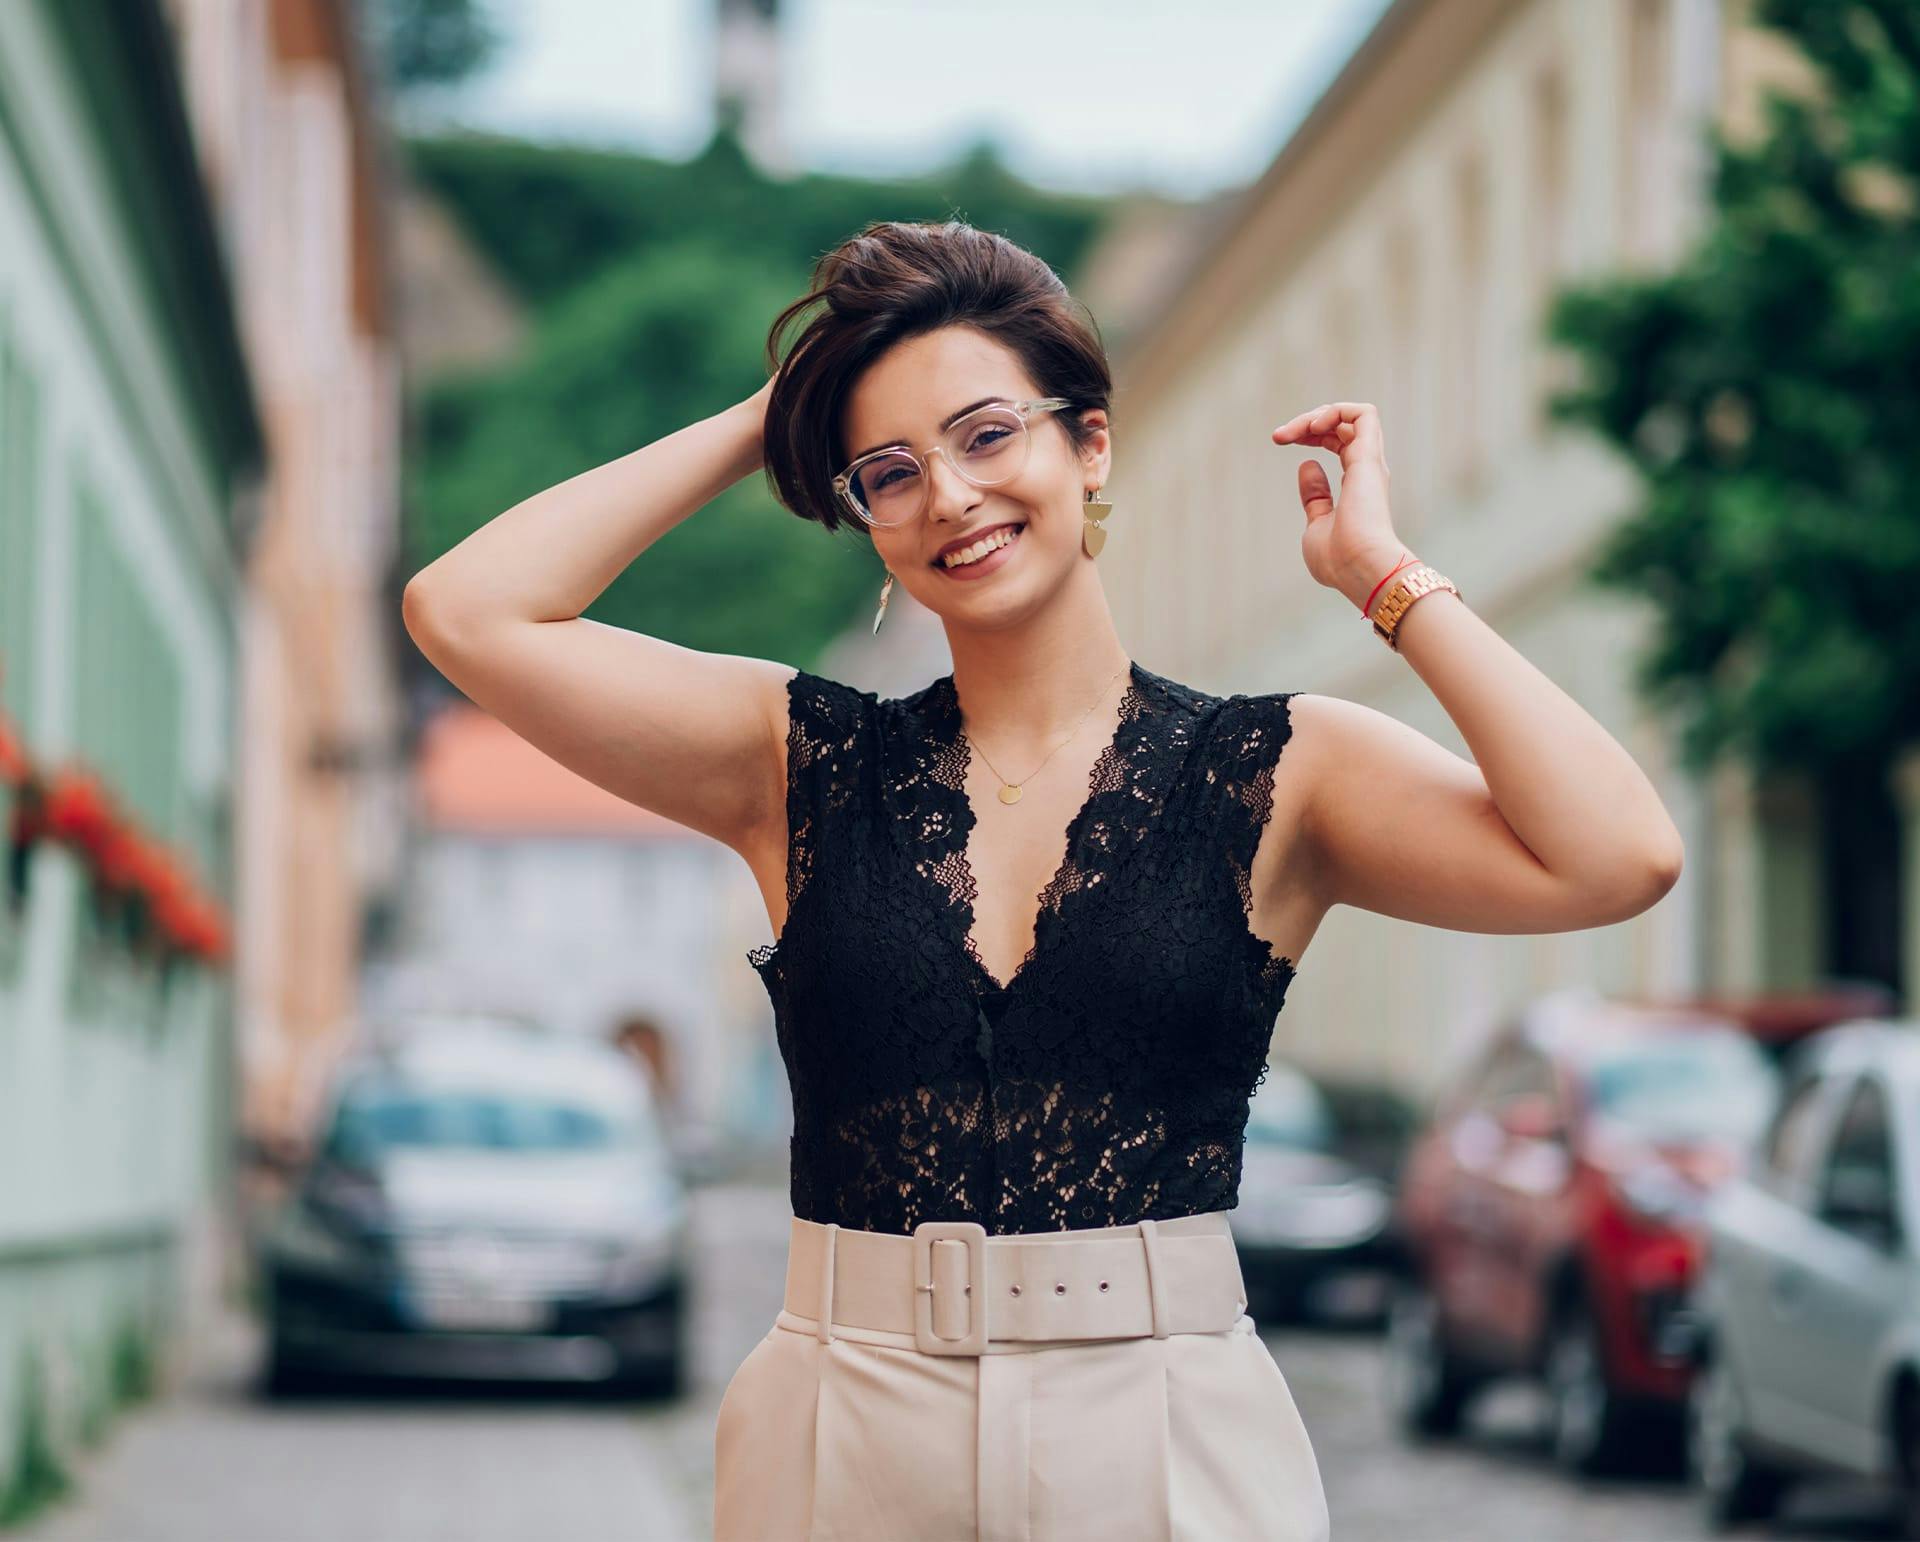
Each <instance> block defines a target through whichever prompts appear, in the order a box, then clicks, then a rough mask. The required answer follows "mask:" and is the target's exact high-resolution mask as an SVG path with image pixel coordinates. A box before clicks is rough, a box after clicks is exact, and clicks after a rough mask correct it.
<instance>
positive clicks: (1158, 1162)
mask: <svg viewBox="0 0 1920 1542" xmlns="http://www.w3.org/2000/svg"><path fill="white" fill-rule="evenodd" d="M788 712H789V721H788V733H787V746H788V788H787V792H788V798H787V812H788V830H789V850H788V862H787V898H788V914H787V919H786V922H785V924H784V926H783V927H782V931H781V935H780V938H779V939H778V940H777V941H776V942H773V943H769V944H764V945H762V946H760V947H757V948H754V949H752V950H750V951H749V952H748V955H747V957H748V960H749V962H750V963H751V964H752V966H753V967H754V968H755V969H756V970H757V971H758V972H759V974H760V976H761V979H762V980H763V982H764V984H765V986H766V989H767V992H768V995H769V998H770V1000H771V1001H772V1003H773V1007H774V1026H775V1035H776V1038H777V1040H778V1044H779V1048H780V1053H781V1056H782V1060H783V1062H784V1064H785V1066H786V1068H787V1073H788V1080H789V1086H790V1089H791V1092H792V1095H793V1105H794V1130H793V1139H792V1149H791V1157H792V1183H791V1197H792V1203H793V1207H794V1213H795V1214H796V1215H800V1216H802V1217H804V1218H807V1219H811V1220H820V1221H828V1220H832V1221H838V1222H839V1223H840V1224H841V1225H844V1226H858V1227H865V1228H868V1229H877V1230H885V1231H911V1230H912V1229H913V1227H914V1226H915V1225H917V1224H918V1223H919V1222H920V1221H921V1220H925V1219H929V1218H933V1217H943V1218H949V1219H963V1220H979V1221H980V1222H982V1224H984V1225H985V1226H986V1227H987V1228H988V1230H989V1231H990V1232H994V1233H1003V1232H1010V1231H1035V1230H1061V1229H1070V1228H1073V1227H1084V1226H1112V1225H1124V1224H1129V1223H1131V1222H1132V1221H1135V1220H1138V1219H1140V1218H1142V1217H1154V1218H1164V1217H1168V1216H1174V1215H1181V1214H1188V1213H1192V1212H1194V1211H1198V1210H1210V1209H1220V1208H1227V1207H1230V1206H1232V1205H1233V1204H1234V1203H1235V1202H1236V1200H1237V1194H1238V1183H1239V1176H1240V1161H1241V1147H1242V1143H1243V1141H1244V1137H1245V1130H1246V1121H1247V1110H1248V1100H1249V1099H1250V1097H1251V1095H1252V1092H1253V1089H1254V1088H1255V1087H1256V1086H1257V1085H1258V1084H1259V1082H1260V1080H1261V1079H1262V1077H1263V1076H1264V1074H1265V1069H1266V1057H1267V1051H1268V1045H1269V1041H1270V1035H1271V1032H1272V1028H1273V1024H1274V1020H1275V1017H1276V1016H1277V1014H1278V1013H1279V1011H1280V1009H1281V1007H1282V1005H1283V1003H1284V1000H1285V995H1286V990H1287V987H1288V985H1289V984H1290V982H1291V980H1292V978H1293V972H1294V970H1293V963H1292V961H1291V960H1290V959H1287V958H1285V957H1282V956H1280V955H1278V954H1277V953H1275V952H1274V951H1273V950H1272V949H1271V948H1270V947H1269V945H1268V944H1267V943H1266V941H1265V940H1264V939H1262V938H1260V937H1258V936H1257V935H1255V934H1254V933H1253V932H1252V930H1251V928H1250V926H1249V918H1250V912H1251V903H1252V897H1251V884H1250V879H1249V872H1250V868H1251V863H1252V857H1253V853H1254V851H1255V850H1256V848H1257V846H1258V843H1259V839H1260V833H1261V830H1262V828H1263V827H1264V825H1265V823H1266V821H1267V819H1268V817H1269V815H1270V812H1271V808H1272V793H1273V778H1274V770H1275V762H1276V761H1277V759H1278V757H1279V755H1280V753H1281V751H1282V749H1283V748H1284V746H1285V744H1286V741H1287V738H1288V735H1289V733H1290V729H1291V724H1290V719H1289V715H1288V711H1287V696H1286V694H1284V693H1275V694H1269V695H1260V696H1244V695H1234V696H1230V697H1218V696H1212V695H1208V694H1206V693H1203V692H1199V691H1196V690H1193V689H1191V688H1190V687H1186V686H1183V685H1179V684H1177V683H1176V682H1174V681H1171V680H1168V679H1165V678H1164V677H1162V676H1160V675H1157V674H1155V673H1153V672H1152V671H1150V670H1146V669H1144V668H1142V667H1141V666H1139V665H1138V664H1135V665H1134V666H1133V669H1132V676H1131V680H1130V682H1129V685H1128V688H1127V690H1126V692H1125V693H1124V695H1123V697H1122V702H1121V710H1120V713H1119V723H1118V726H1117V728H1116V731H1115V733H1114V735H1113V738H1112V739H1111V741H1110V742H1109V744H1108V745H1107V746H1106V747H1105V748H1104V749H1103V751H1102V753H1101V755H1100V756H1099V758H1098V759H1097V761H1096V762H1095V765H1094V767H1093V769H1092V772H1091V774H1090V775H1089V778H1088V791H1087V796H1086V799H1085V801H1084V802H1083V803H1082V805H1081V806H1080V808H1079V810H1078V811H1077V812H1076V814H1075V815H1074V817H1073V820H1072V821H1071V823H1070V824H1069V826H1068V829H1067V832H1066V836H1067V838H1066V844H1065V849H1064V852H1063V854H1062V858H1061V862H1060V865H1059V867H1058V869H1057V870H1056V872H1055V874H1054V876H1053V878H1052V879H1051V880H1050V881H1049V882H1048V883H1047V884H1046V886H1045V887H1044V889H1043V890H1042V892H1041V895H1040V905H1039V910H1038V913H1037V915H1036V917H1035V924H1034V936H1033V941H1032V943H1031V944H1030V946H1029V948H1028V950H1027V953H1026V955H1025V957H1024V959H1023V960H1022V961H1021V963H1020V965H1019V967H1018V969H1017V970H1016V971H1015V972H1014V974H1013V975H1012V976H1011V977H1010V978H1009V979H1008V980H1006V981H1004V982H1002V981H998V980H996V979H995V978H994V977H993V976H992V974H991V973H990V971H989V970H988V969H987V966H986V964H985V962H984V960H983V959H982V958H981V957H980V954H979V952H978V949H977V946H976V945H975V943H974V940H973V938H972V935H971V927H972V922H973V905H974V901H975V899H976V898H977V894H978V890H977V886H976V884H975V881H974V878H973V874H972V872H971V869H970V867H969V864H968V861H967V840H968V837H969V835H970V833H971V831H972V829H973V827H974V823H975V813H974V810H973V808H972V807H971V804H970V802H969V800H968V799H967V797H966V795H965V785H966V773H967V766H968V756H969V750H968V746H967V743H966V739H965V735H964V733H963V732H962V731H961V720H960V714H959V709H958V701H957V697H956V695H955V692H954V690H953V682H952V677H951V676H950V675H947V676H942V677H940V678H939V679H938V680H935V681H933V682H932V683H931V684H930V685H928V686H926V687H924V688H922V689H921V690H920V691H918V692H916V693H914V694H913V695H911V696H907V697H903V698H898V699H887V700H882V699H880V698H878V697H877V696H875V695H874V694H873V693H871V692H863V691H856V690H854V689H853V688H852V687H849V686H845V685H842V684H840V683H838V682H835V681H831V680H828V679H825V678H824V677H821V676H817V675H813V674H810V673H809V672H807V671H804V670H802V671H797V672H796V673H795V674H794V676H793V677H792V678H791V680H790V682H789V687H788Z"/></svg>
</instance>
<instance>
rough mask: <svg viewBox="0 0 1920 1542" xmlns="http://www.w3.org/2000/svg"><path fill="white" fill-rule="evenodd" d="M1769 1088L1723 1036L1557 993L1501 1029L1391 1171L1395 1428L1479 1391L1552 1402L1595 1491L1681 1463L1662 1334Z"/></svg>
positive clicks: (1756, 1065) (1426, 1418)
mask: <svg viewBox="0 0 1920 1542" xmlns="http://www.w3.org/2000/svg"><path fill="white" fill-rule="evenodd" d="M1777 1088H1778V1072H1777V1071H1776V1070H1775V1068H1774V1066H1773V1063H1772V1061H1771V1059H1770V1057H1768V1056H1767V1055H1766V1054H1765V1053H1763V1052H1762V1050H1761V1049H1760V1048H1759V1047H1758V1046H1757V1045H1756V1043H1755V1041H1754V1038H1753V1037H1752V1036H1751V1035H1750V1034H1749V1033H1748V1032H1746V1031H1744V1030H1743V1028H1742V1027H1741V1026H1739V1025H1738V1024H1737V1023H1736V1021H1735V1020H1733V1019H1731V1018H1729V1017H1725V1016H1720V1017H1716V1016H1713V1015H1710V1014H1708V1013H1705V1012H1700V1011H1685V1010H1680V1009H1678V1008H1674V1007H1656V1006H1650V1005H1646V1004H1628V1003H1623V1002H1619V1001H1610V1000H1607V999H1605V998H1603V997H1601V996H1599V995H1598V994H1596V993H1594V992H1591V991H1584V990H1576V991H1567V992H1561V993H1558V994H1556V995H1553V996H1549V997H1546V998H1543V999H1541V1000H1539V1001H1536V1002H1534V1003H1533V1004H1531V1005H1530V1006H1529V1007H1528V1008H1527V1009H1526V1010H1524V1011H1523V1012H1522V1013H1520V1014H1519V1016H1518V1017H1517V1018H1516V1020H1514V1021H1512V1022H1510V1023H1508V1024H1507V1025H1505V1026H1504V1027H1503V1028H1502V1029H1501V1030H1499V1031H1498V1032H1496V1033H1495V1034H1494V1036H1493V1037H1492V1039H1491V1040H1490V1041H1489V1043H1488V1044H1487V1045H1486V1046H1485V1047H1484V1048H1483V1049H1482V1050H1481V1052H1480V1053H1479V1054H1477V1055H1476V1056H1475V1057H1474V1059H1473V1061H1472V1063H1471V1064H1470V1065H1469V1066H1468V1068H1467V1069H1466V1071H1465V1074H1464V1075H1462V1076H1461V1077H1460V1078H1459V1079H1458V1080H1457V1081H1456V1082H1455V1084H1454V1085H1453V1086H1452V1087H1451V1088H1450V1089H1449V1091H1448V1092H1447V1094H1446V1095H1445V1096H1444V1097H1443V1098H1442V1099H1441V1100H1440V1102H1439V1104H1438V1107H1437V1109H1436V1112H1435V1114H1434V1117H1433V1120H1432V1122H1431V1123H1430V1125H1429V1126H1428V1127H1427V1128H1426V1129H1425V1130H1424V1131H1423V1132H1422V1133H1421V1135H1420V1136H1419V1137H1418V1138H1417V1139H1416V1140H1415V1142H1414V1144H1413V1146H1412V1148H1411V1149H1410V1151H1409V1153H1408V1157H1407V1160H1406V1163H1405V1165H1404V1167H1403V1169H1402V1174H1401V1183H1400V1189H1399V1192H1398V1197H1397V1212H1398V1214H1397V1219H1398V1221H1399V1231H1400V1234H1401V1236H1402V1238H1403V1240H1404V1243H1405V1247H1406V1252H1407V1263H1408V1271H1407V1276H1406V1278H1405V1279H1404V1280H1403V1281H1402V1282H1401V1285H1400V1287H1399V1289H1398V1290H1397V1291H1396V1294H1395V1298H1394V1301H1393V1304H1392V1307H1391V1309H1390V1313H1389V1318H1388V1329H1387V1342H1386V1370H1387V1392H1388V1396H1389V1400H1390V1402H1391V1403H1392V1405H1393V1408H1394V1412H1395V1414H1396V1417H1397V1418H1398V1421H1399V1423H1400V1425H1401V1427H1402V1429H1403V1430H1404V1431H1405V1432H1406V1433H1407V1434H1409V1435H1410V1436H1414V1437H1431V1436H1434V1435H1438V1434H1444V1433H1446V1432H1449V1431H1451V1430H1453V1429H1454V1428H1456V1427H1457V1426H1458V1425H1459V1423H1460V1421H1461V1419H1462V1418H1463V1416H1464V1414H1465V1412H1466V1409H1467V1406H1468V1403H1469V1400H1470V1399H1471V1397H1472V1395H1473V1393H1474V1392H1475V1391H1476V1390H1478V1389H1479V1388H1480V1387H1482V1386H1484V1385H1486V1384H1487V1383H1489V1382H1491V1381H1493V1380H1495V1379H1496V1378H1499V1377H1504V1376H1516V1375H1517V1376H1527V1377H1534V1378H1538V1379H1540V1380H1541V1381H1543V1382H1544V1383H1545V1385H1546V1388H1547V1392H1548V1399H1549V1408H1550V1410H1551V1412H1550V1418H1551V1434H1552V1439H1553V1446H1554V1451H1555V1454H1556V1456H1557V1457H1558V1458H1559V1459H1560V1461H1562V1462H1563V1463H1564V1464H1565V1465H1566V1466H1568V1467H1569V1468H1571V1469H1573V1470H1575V1471H1578V1472H1582V1473H1593V1472H1599V1471H1602V1470H1605V1469H1607V1468H1609V1467H1611V1466H1614V1465H1615V1464H1616V1463H1618V1462H1619V1461H1620V1460H1621V1459H1622V1458H1623V1457H1625V1456H1626V1455H1627V1454H1628V1452H1629V1451H1631V1450H1634V1449H1635V1448H1636V1444H1637V1442H1638V1441H1639V1440H1641V1439H1645V1438H1648V1437H1650V1438H1651V1439H1652V1440H1653V1441H1654V1442H1655V1444H1656V1445H1657V1446H1658V1447H1659V1448H1662V1449H1663V1450H1664V1452H1665V1453H1666V1454H1669V1455H1672V1456H1674V1457H1678V1456H1679V1455H1680V1454H1681V1453H1683V1452H1684V1449H1685V1444H1684V1442H1685V1428H1686V1426H1685V1410H1686V1393H1687V1384H1688V1380H1689V1378H1690V1375H1691V1362H1690V1360H1689V1358H1688V1355H1687V1347H1686V1345H1685V1344H1684V1343H1683V1342H1681V1341H1680V1340H1679V1337H1678V1335H1677V1334H1672V1335H1670V1334H1669V1332H1668V1329H1669V1325H1670V1323H1671V1322H1672V1321H1673V1320H1674V1318H1675V1315H1676V1313H1677V1312H1679V1310H1680V1309H1681V1308H1683V1307H1684V1306H1685V1304H1686V1302H1687V1298H1688V1295H1689V1292H1690V1290H1691V1287H1692V1283H1693V1280H1694V1277H1695V1274H1696V1271H1697V1268H1698V1265H1699V1262H1700V1248H1701V1242H1700V1235H1699V1218H1700V1212H1701V1208H1702V1204H1703V1201H1704V1199H1705V1196H1706V1194H1707V1193H1708V1192H1709V1191H1710V1190H1711V1189H1712V1187H1713V1186H1715V1185H1716V1184H1718V1183H1720V1182H1721V1181H1722V1180H1724V1179H1725V1178H1727V1177H1729V1176H1731V1175H1732V1174H1733V1173H1735V1172H1737V1171H1740V1170H1741V1169H1742V1168H1743V1167H1744V1165H1745V1162H1746V1158H1747V1153H1748V1151H1749V1149H1750V1148H1751V1146H1752V1143H1753V1141H1754V1139H1755V1138H1756V1136H1757V1135H1758V1132H1759V1130H1760V1129H1761V1127H1762V1125H1763V1123H1764V1122H1765V1120H1766V1117H1767V1115H1768V1113H1769V1111H1770V1110H1771V1108H1772V1106H1773V1101H1774V1098H1775V1096H1776V1094H1777Z"/></svg>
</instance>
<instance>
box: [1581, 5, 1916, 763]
mask: <svg viewBox="0 0 1920 1542" xmlns="http://www.w3.org/2000/svg"><path fill="white" fill-rule="evenodd" d="M1755 19H1756V20H1757V21H1758V22H1760V23H1761V24H1763V25H1765V26H1768V27H1771V28H1775V29H1778V30H1779V31H1780V32H1781V33H1783V34H1785V35H1786V36H1787V37H1788V38H1790V39H1791V40H1792V42H1793V43H1794V44H1795V45H1797V46H1798V48H1799V49H1800V50H1802V51H1803V52H1804V54H1805V56H1806V58H1807V59H1808V60H1809V61H1810V62H1811V63H1812V65H1813V66H1814V68H1815V75H1816V79H1817V81H1818V89H1816V90H1812V91H1809V92H1802V93H1787V92H1781V91H1774V92H1772V93H1770V95H1769V97H1768V100H1767V103H1766V107H1765V118H1764V125H1765V126H1764V130H1763V132H1761V133H1760V134H1759V135H1757V136H1754V137H1753V138H1752V139H1751V140H1749V141H1748V142H1746V143H1744V144H1742V145H1736V144H1734V143H1731V142H1730V141H1729V139H1728V138H1727V136H1726V135H1725V134H1723V133H1722V132H1720V131H1719V130H1717V129H1716V130H1713V131H1712V132H1711V140H1712V144H1711V150H1712V157H1713V165H1714V175H1713V181H1712V197H1713V204H1714V211H1715V217H1714V219H1713V220H1712V222H1711V224H1710V226H1709V228H1708V230H1707V232H1706V233H1705V234H1704V236H1703V238H1702V240H1701V241H1700V242H1699V244H1698V245H1697V246H1696V247H1695V249H1694V250H1692V251H1691V252H1690V253H1689V254H1688V255H1687V257H1686V258H1685V259H1684V261H1682V263H1681V264H1680V265H1679V266H1678V268H1677V269H1676V270H1675V271H1673V272H1671V273H1667V274H1663V275H1660V276H1657V277H1635V278H1629V279H1624V280H1612V281H1607V282H1603V283H1596V284H1590V285H1586V286H1583V287H1580V288H1577V289H1573V290H1570V291H1568V292H1567V293H1565V294H1563V295H1562V296H1561V298H1560V300H1559V302H1558V304H1557V305H1556V306H1555V307H1554V310H1553V313H1552V316H1551V318H1550V323H1549V330H1550V331H1551V333H1552V334H1553V336H1555V337H1556V338H1557V339H1558V340H1559V341H1561V342H1563V343H1566V344H1568V345H1570V347H1572V349H1573V350H1574V351H1575V354H1576V356H1577V357H1578V359H1579V360H1580V362H1581V364H1582V366H1583V367H1582V371H1581V373H1582V376H1583V379H1582V383H1581V384H1580V385H1579V386H1578V387H1576V388H1575V389H1573V390H1570V391H1567V392H1565V393H1563V394H1562V395H1561V396H1560V397H1559V399H1558V400H1557V401H1556V403H1555V410H1556V414H1557V415H1558V416H1560V417H1561V418H1563V419H1564V420H1566V421H1573V422H1580V423H1584V424H1588V425H1590V426H1592V427H1594V428H1596V429H1598V430H1599V431H1600V433H1601V434H1602V435H1603V436H1605V437H1606V438H1607V439H1608V440H1610V441H1611V442H1612V443H1613V444H1615V445H1616V446H1617V447H1619V448H1620V449H1621V450H1623V451H1624V452H1625V453H1626V454H1627V455H1629V456H1630V457H1631V459H1632V461H1633V462H1634V464H1635V465H1636V467H1637V469H1638V472H1639V474H1640V476H1641V478H1642V479H1643V484H1644V490H1645V503H1644V506H1643V508H1642V509H1641V510H1640V511H1639V512H1638V513H1637V515H1636V517H1634V518H1632V519H1630V520H1629V521H1627V522H1626V523H1625V524H1623V525H1622V526H1620V527H1618V529H1617V531H1616V532H1615V535H1614V538H1613V539H1612V540H1611V541H1610V543H1609V545H1608V546H1607V548H1606V550H1605V551H1604V552H1603V554H1602V556H1601V560H1600V562H1599V565H1598V567H1597V569H1596V572H1595V577H1596V578H1597V579H1598V581H1600V582H1601V583H1603V584H1609V585H1614V586H1619V587H1622V588H1625V589H1629V590H1632V591H1634V592H1637V593H1640V594H1643V595H1645V596H1647V597H1648V598H1650V599H1651V600H1652V602H1653V603H1654V605H1655V607H1656V609H1657V624H1656V636H1655V640H1654V644H1653V646H1652V648H1651V651H1650V652H1649V653H1648V655H1647V656H1646V657H1644V658H1643V659H1642V660H1641V661H1640V680H1641V683H1642V685H1643V687H1644V688H1645V689H1646V691H1647V692H1648V693H1649V694H1650V695H1651V696H1652V697H1653V698H1654V699H1656V700H1659V701H1662V702H1664V703H1667V704H1669V705H1670V706H1672V707H1674V708H1675V709H1676V710H1677V712H1678V714H1679V716H1680V718H1681V720H1682V725H1683V741H1682V748H1683V753H1684V755H1685V756H1686V758H1687V760H1688V761H1689V763H1690V764H1691V765H1692V766H1693V767H1694V768H1695V769H1700V768H1702V767H1704V766H1705V765H1706V764H1707V763H1709V762H1710V761H1712V760H1714V759H1715V758H1717V757H1720V756H1722V755H1726V754H1735V755H1739V756H1742V757H1744V758H1745V759H1746V760H1747V761H1748V762H1749V763H1750V764H1752V765H1754V766H1755V767H1757V768H1759V769H1762V770H1766V769H1776V768H1778V769H1784V768H1795V769H1799V770H1803V771H1810V772H1815V773H1819V774H1821V775H1823V776H1824V777H1826V779H1827V780H1828V782H1829V783H1830V784H1832V785H1853V786H1867V787H1875V788H1881V787H1883V786H1884V770H1885V768H1886V766H1887V765H1888V763H1889V762H1890V760H1891V758H1892V757H1893V756H1894V755H1895V754H1896V753H1897V752H1898V751H1899V749H1900V748H1901V747H1903V746H1908V745H1912V744H1914V743H1915V742H1916V740H1920V603H1916V598H1917V597H1920V433H1917V432H1916V424H1920V369H1916V366H1915V359H1916V358H1917V357H1920V229H1917V228H1916V205H1917V200H1916V191H1917V179H1920V8H1916V7H1915V6H1914V5H1913V4H1912V3H1911V0H1757V3H1756V6H1755Z"/></svg>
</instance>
